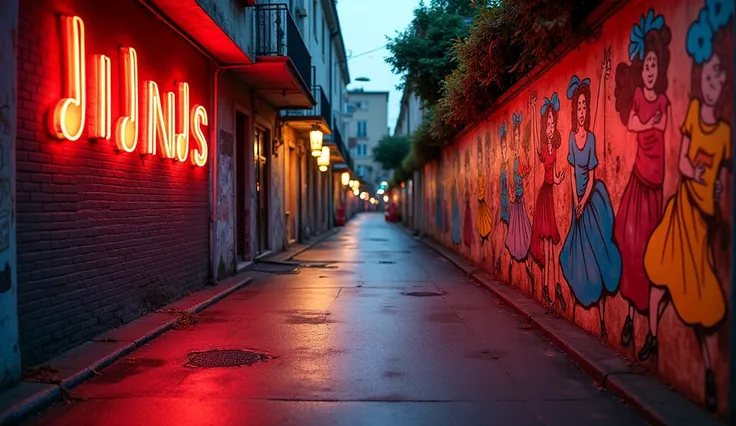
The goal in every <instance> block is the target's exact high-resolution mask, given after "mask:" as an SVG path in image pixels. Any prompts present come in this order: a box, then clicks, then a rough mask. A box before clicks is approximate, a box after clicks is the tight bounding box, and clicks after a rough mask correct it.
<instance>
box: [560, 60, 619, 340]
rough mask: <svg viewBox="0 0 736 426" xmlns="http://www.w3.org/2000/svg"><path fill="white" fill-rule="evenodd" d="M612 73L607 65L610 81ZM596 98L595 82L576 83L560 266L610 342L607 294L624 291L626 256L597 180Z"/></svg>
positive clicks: (576, 80) (570, 93) (570, 89)
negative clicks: (567, 208)
mask: <svg viewBox="0 0 736 426" xmlns="http://www.w3.org/2000/svg"><path fill="white" fill-rule="evenodd" d="M609 70H610V69H609V68H608V63H607V61H604V72H606V77H608V75H609V72H610V71H609ZM599 89H600V88H599ZM590 93H591V90H590V80H589V79H587V78H586V79H584V80H582V81H581V80H580V79H579V78H578V76H573V77H572V79H570V84H569V85H568V88H567V98H568V99H570V100H571V101H572V130H571V131H570V137H569V138H568V144H569V148H568V150H569V151H568V152H569V154H568V156H567V161H568V162H569V163H570V175H571V176H572V177H573V179H570V181H571V182H572V200H573V202H572V218H571V221H570V230H569V231H568V234H567V237H566V238H565V243H564V244H563V246H562V250H561V252H560V266H561V269H562V275H563V276H564V277H565V280H567V283H568V285H569V286H570V289H571V291H572V293H573V295H574V296H575V298H576V299H577V301H578V303H579V304H580V305H582V306H583V307H584V308H586V309H587V308H589V307H591V306H593V305H595V304H598V312H599V315H600V327H601V338H603V339H605V338H606V337H607V335H608V333H607V332H606V324H605V321H604V312H605V299H604V298H603V291H604V289H605V291H607V292H609V293H613V292H615V291H616V290H617V289H618V284H619V280H620V278H621V253H620V252H619V249H618V247H617V246H616V244H615V243H614V242H613V217H614V214H613V206H612V205H611V199H610V197H609V196H608V190H607V189H606V187H605V185H604V184H603V182H602V181H600V180H598V179H596V178H595V169H596V167H597V166H598V156H597V154H596V138H595V135H594V134H593V132H591V131H590V121H591V117H590V114H591V108H590V100H591V96H590ZM599 95H600V90H599ZM596 106H597V105H596ZM596 116H597V114H596Z"/></svg>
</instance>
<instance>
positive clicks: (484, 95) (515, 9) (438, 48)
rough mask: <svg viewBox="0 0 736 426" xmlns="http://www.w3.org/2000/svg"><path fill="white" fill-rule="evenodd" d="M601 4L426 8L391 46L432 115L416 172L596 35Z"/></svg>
mask: <svg viewBox="0 0 736 426" xmlns="http://www.w3.org/2000/svg"><path fill="white" fill-rule="evenodd" d="M601 3H602V0H506V1H497V0H491V1H487V2H485V3H477V2H472V3H471V2H467V1H466V2H463V1H460V0H454V1H450V0H445V1H440V0H433V1H432V2H431V4H430V6H424V5H421V6H420V7H419V8H418V9H417V10H416V11H415V16H414V20H413V21H412V23H411V25H410V26H409V28H408V29H407V30H406V31H405V32H403V33H400V34H399V35H398V36H397V37H396V38H395V39H394V40H392V41H391V42H389V45H388V48H389V50H390V51H391V54H392V56H391V57H389V58H388V59H387V61H388V62H389V63H390V64H391V65H392V66H393V68H394V72H401V73H404V82H405V84H406V85H408V87H409V88H410V89H411V90H412V91H413V92H414V93H416V94H417V96H418V97H419V98H420V99H421V100H422V102H424V103H425V105H426V107H427V111H428V113H427V114H426V116H425V119H424V122H423V123H422V125H421V126H420V127H419V128H418V129H417V131H416V133H415V134H413V135H412V153H413V155H414V156H415V157H416V164H415V166H416V167H420V166H421V165H423V164H426V163H427V162H429V161H432V160H434V159H436V158H437V157H438V156H439V154H440V152H441V149H442V147H444V146H446V145H448V144H449V143H451V142H452V141H453V139H454V138H455V136H457V135H458V133H460V132H461V131H462V129H464V128H465V127H466V126H467V125H469V124H471V123H473V122H474V121H477V120H479V119H481V118H482V117H484V116H486V115H487V112H488V110H489V109H490V108H492V107H493V106H494V104H495V102H496V101H497V100H498V99H499V97H501V96H502V95H503V94H504V93H505V92H506V91H507V90H509V89H510V88H511V87H512V86H513V85H514V84H516V83H517V82H518V81H519V80H520V79H521V78H523V77H524V76H525V75H527V74H529V73H530V72H531V71H532V70H533V69H534V67H536V66H537V65H539V64H541V63H543V62H545V61H547V60H549V59H551V58H552V56H553V53H555V52H556V50H557V49H558V48H560V47H561V46H564V45H566V44H568V43H572V42H573V41H575V40H577V39H578V38H580V37H583V36H586V35H588V34H589V33H588V32H589V28H588V26H587V25H586V22H587V21H586V20H587V18H588V16H589V15H590V13H591V12H592V11H593V10H595V8H596V7H598V6H599V5H600V4H601ZM466 6H467V7H466ZM463 16H469V17H470V18H463ZM461 23H464V24H465V26H462V25H460V24H461ZM468 23H469V24H468ZM429 28H432V30H431V31H430V30H428V29H429Z"/></svg>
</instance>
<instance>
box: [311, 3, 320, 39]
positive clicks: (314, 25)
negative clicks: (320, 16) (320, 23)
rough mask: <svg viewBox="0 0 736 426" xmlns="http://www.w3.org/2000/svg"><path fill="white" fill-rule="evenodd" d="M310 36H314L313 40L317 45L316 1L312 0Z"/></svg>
mask: <svg viewBox="0 0 736 426" xmlns="http://www.w3.org/2000/svg"><path fill="white" fill-rule="evenodd" d="M312 34H314V40H315V41H317V43H319V38H317V0H312Z"/></svg>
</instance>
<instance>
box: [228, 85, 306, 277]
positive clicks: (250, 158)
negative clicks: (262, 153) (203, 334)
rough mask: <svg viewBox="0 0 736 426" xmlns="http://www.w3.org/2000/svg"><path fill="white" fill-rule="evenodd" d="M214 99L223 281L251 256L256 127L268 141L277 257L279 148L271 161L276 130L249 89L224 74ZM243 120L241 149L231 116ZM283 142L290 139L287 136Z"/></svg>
mask: <svg viewBox="0 0 736 426" xmlns="http://www.w3.org/2000/svg"><path fill="white" fill-rule="evenodd" d="M219 84H220V87H219V96H218V102H219V105H218V125H217V127H218V129H217V131H218V133H217V134H218V138H217V144H218V145H217V146H218V149H217V209H216V217H215V236H216V241H215V259H217V263H218V264H217V265H216V266H217V277H218V279H223V278H226V277H228V276H231V275H233V274H234V273H235V271H236V269H237V266H238V262H242V261H251V260H253V258H254V256H255V255H256V238H257V237H256V232H257V229H256V216H255V212H256V211H257V209H256V193H255V184H254V182H255V167H254V153H253V143H254V132H255V126H257V127H258V128H260V129H263V130H265V131H266V132H267V135H268V140H267V144H268V153H269V154H268V157H267V161H268V171H269V175H268V179H267V180H268V189H267V191H268V199H269V200H268V203H269V204H268V212H267V214H268V231H267V232H268V234H269V235H268V244H269V249H270V250H272V251H274V252H278V251H281V250H283V249H284V213H283V211H284V210H283V202H284V200H283V193H284V179H283V175H284V171H285V169H284V162H283V160H284V149H285V148H284V145H282V146H280V147H279V148H278V150H277V152H276V155H273V151H272V148H273V138H274V130H275V129H276V125H275V123H276V111H275V110H274V109H273V108H271V107H270V106H268V105H267V104H265V103H264V102H263V101H261V100H258V99H254V98H253V97H252V94H251V91H250V89H248V88H247V87H246V86H245V85H244V84H243V83H241V82H240V81H238V80H237V79H236V78H235V77H234V76H233V75H232V74H230V73H223V76H222V78H221V79H220V83H219ZM238 113H240V114H243V115H244V116H245V118H246V120H247V124H246V130H245V132H246V138H245V145H242V143H239V142H238V137H237V130H236V115H237V114H238ZM284 137H286V138H289V137H293V135H292V134H291V133H290V132H289V130H288V129H287V130H286V133H285V135H284ZM239 155H245V156H246V159H245V164H246V167H248V170H247V172H246V181H245V182H236V179H237V169H236V167H237V156H239ZM238 184H241V185H245V197H246V209H245V212H243V214H242V218H243V220H244V221H245V222H246V228H245V233H246V237H245V238H246V240H247V241H246V253H245V259H237V256H236V235H237V218H238V212H237V185H238Z"/></svg>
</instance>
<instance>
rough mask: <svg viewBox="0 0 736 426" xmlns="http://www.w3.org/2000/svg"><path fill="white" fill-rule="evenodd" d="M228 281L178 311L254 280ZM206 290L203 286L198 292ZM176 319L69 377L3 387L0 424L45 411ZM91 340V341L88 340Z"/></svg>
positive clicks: (203, 305) (192, 309)
mask: <svg viewBox="0 0 736 426" xmlns="http://www.w3.org/2000/svg"><path fill="white" fill-rule="evenodd" d="M230 280H232V281H234V283H233V284H232V285H230V286H229V287H227V288H225V289H224V290H222V291H220V292H218V293H216V294H214V295H213V296H211V297H209V298H207V299H205V300H203V301H201V302H198V303H195V304H194V305H192V306H190V307H189V308H187V309H182V310H181V311H184V312H188V313H190V314H197V313H199V312H201V311H203V310H204V309H206V308H208V307H210V306H212V305H214V304H215V303H217V302H219V301H221V300H222V299H224V298H225V297H227V296H229V295H230V294H232V293H234V292H236V291H238V290H240V289H241V288H243V287H245V286H246V285H248V284H249V283H251V282H252V281H253V279H252V278H250V277H241V278H239V279H237V281H235V280H234V279H233V278H231V279H230ZM227 281H228V280H225V282H227ZM221 284H224V283H221ZM205 290H206V288H205V289H203V290H201V291H205ZM194 294H196V293H194ZM177 303H181V299H180V300H179V301H175V302H173V303H172V305H176V304H177ZM150 314H151V313H149V314H146V315H144V316H142V317H140V318H138V319H142V318H145V317H146V316H148V315H150ZM178 320H179V318H177V317H174V318H172V319H170V320H168V321H166V322H164V323H163V324H161V325H159V326H156V327H154V328H152V329H151V330H149V331H148V332H145V333H143V334H142V335H140V336H138V337H137V338H135V340H134V341H132V342H128V343H123V344H122V346H121V347H119V348H117V349H113V350H112V351H110V352H107V353H105V354H103V355H101V356H100V357H99V358H97V359H95V360H94V361H92V362H91V363H89V364H88V365H85V366H83V367H81V368H80V369H79V370H78V371H76V372H75V373H73V374H71V375H70V376H69V377H67V378H65V379H63V380H61V381H60V382H59V383H58V384H51V383H41V382H32V381H21V382H19V383H18V384H17V385H16V386H15V387H13V388H9V389H6V390H5V391H4V392H2V393H0V396H5V397H6V398H7V399H9V400H10V401H11V404H10V405H9V406H7V407H4V408H0V425H6V424H17V423H18V422H20V421H22V420H24V419H25V418H27V417H28V416H30V415H32V414H36V413H38V412H40V411H42V410H44V409H45V408H48V407H49V406H50V405H52V404H54V403H55V402H59V401H61V400H62V397H63V394H64V393H65V392H66V391H68V390H70V389H73V388H75V387H77V386H79V385H80V384H82V383H83V382H85V381H86V380H88V379H89V378H90V377H93V376H95V375H97V374H98V373H97V372H98V371H99V370H101V369H103V368H105V367H107V366H109V365H110V364H112V363H114V362H115V361H117V360H119V359H121V358H123V357H124V356H126V355H128V354H130V353H131V352H134V351H135V350H136V349H138V348H140V347H141V346H143V345H145V344H146V343H148V342H150V341H151V340H153V339H155V338H156V337H158V336H160V335H162V334H164V333H165V332H167V331H169V330H171V329H172V328H173V327H174V325H175V324H176V323H177V322H178ZM128 324H131V323H128ZM113 331H114V330H110V331H108V332H106V333H103V334H102V335H105V334H107V333H111V332H113ZM93 341H94V340H92V341H90V342H93ZM90 342H86V343H83V344H82V345H80V346H79V347H82V346H84V345H86V344H88V343H90ZM79 347H78V348H79ZM72 350H74V349H72ZM62 356H63V355H62Z"/></svg>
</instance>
